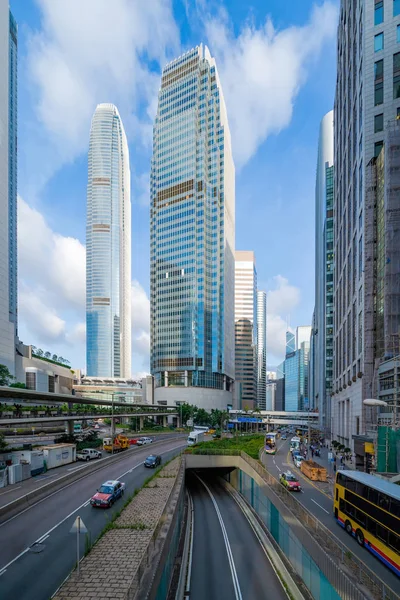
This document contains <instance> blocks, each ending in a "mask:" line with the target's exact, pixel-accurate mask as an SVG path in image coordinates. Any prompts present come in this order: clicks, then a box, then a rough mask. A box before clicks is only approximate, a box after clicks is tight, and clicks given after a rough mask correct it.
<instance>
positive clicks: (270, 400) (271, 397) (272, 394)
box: [260, 380, 283, 410]
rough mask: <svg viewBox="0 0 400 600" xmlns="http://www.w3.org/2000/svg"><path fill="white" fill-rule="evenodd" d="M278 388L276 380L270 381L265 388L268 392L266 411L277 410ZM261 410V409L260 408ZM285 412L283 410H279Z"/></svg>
mask: <svg viewBox="0 0 400 600" xmlns="http://www.w3.org/2000/svg"><path fill="white" fill-rule="evenodd" d="M276 388H277V382H276V381H275V380H268V381H267V383H266V386H265V392H266V396H265V397H266V400H265V407H264V408H265V410H277V409H276V408H275V406H276ZM260 408H261V407H260ZM279 410H283V409H279Z"/></svg>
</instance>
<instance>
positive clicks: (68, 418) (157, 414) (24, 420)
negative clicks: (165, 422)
mask: <svg viewBox="0 0 400 600" xmlns="http://www.w3.org/2000/svg"><path fill="white" fill-rule="evenodd" d="M170 416H174V417H177V416H178V412H175V413H174V412H165V411H164V412H151V413H148V412H140V413H132V412H122V413H117V414H115V415H114V418H119V417H138V418H142V419H144V418H145V417H165V418H167V417H170ZM109 418H110V414H109V413H107V414H100V415H99V414H97V413H96V414H94V415H91V414H84V415H60V416H58V417H54V416H53V417H49V416H44V417H25V416H21V417H11V418H9V419H0V425H20V424H21V423H28V424H31V425H35V423H39V424H41V423H54V422H58V423H59V422H60V421H85V420H87V419H109Z"/></svg>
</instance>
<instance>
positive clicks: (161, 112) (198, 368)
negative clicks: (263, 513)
mask: <svg viewBox="0 0 400 600" xmlns="http://www.w3.org/2000/svg"><path fill="white" fill-rule="evenodd" d="M150 185H151V190H150V194H151V210H150V244H151V247H150V269H151V282H150V304H151V328H150V331H151V333H150V338H151V372H152V374H153V375H154V378H155V400H156V402H166V401H169V402H172V401H177V402H182V401H186V402H190V403H192V404H197V405H198V406H203V407H204V408H213V407H215V408H216V407H218V408H226V406H227V405H228V404H231V403H232V400H231V386H232V383H233V378H234V364H235V347H234V318H233V315H234V276H235V273H234V246H235V173H234V164H233V159H232V151H231V140H230V132H229V126H228V118H227V113H226V108H225V102H224V97H223V94H222V88H221V84H220V81H219V77H218V72H217V68H216V64H215V60H214V58H212V56H211V55H210V52H209V50H208V48H207V47H205V46H203V45H200V46H198V47H196V48H194V49H192V50H190V51H189V52H186V53H185V54H183V55H182V56H180V57H179V58H177V59H176V60H174V61H172V62H171V63H169V64H167V65H166V66H165V68H164V69H163V72H162V78H161V87H160V91H159V95H158V110H157V116H156V119H155V124H154V132H153V158H152V167H151V182H150ZM172 388H173V389H172Z"/></svg>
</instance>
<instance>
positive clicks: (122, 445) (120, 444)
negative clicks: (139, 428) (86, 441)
mask: <svg viewBox="0 0 400 600" xmlns="http://www.w3.org/2000/svg"><path fill="white" fill-rule="evenodd" d="M127 448H129V439H128V438H127V437H126V435H121V434H120V435H116V436H115V437H114V442H113V441H112V438H111V437H105V438H104V439H103V450H105V451H106V452H121V451H122V450H127Z"/></svg>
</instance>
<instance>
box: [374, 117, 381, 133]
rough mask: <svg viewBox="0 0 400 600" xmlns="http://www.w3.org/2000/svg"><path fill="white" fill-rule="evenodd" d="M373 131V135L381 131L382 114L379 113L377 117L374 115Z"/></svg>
mask: <svg viewBox="0 0 400 600" xmlns="http://www.w3.org/2000/svg"><path fill="white" fill-rule="evenodd" d="M374 131H375V133H378V132H379V131H383V113H380V114H379V115H375V121H374Z"/></svg>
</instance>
